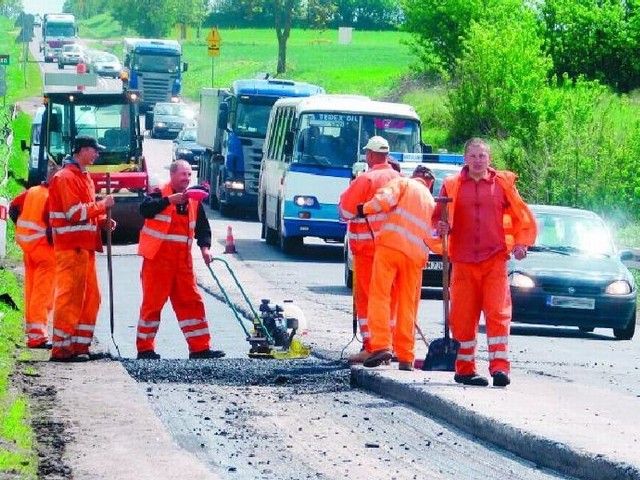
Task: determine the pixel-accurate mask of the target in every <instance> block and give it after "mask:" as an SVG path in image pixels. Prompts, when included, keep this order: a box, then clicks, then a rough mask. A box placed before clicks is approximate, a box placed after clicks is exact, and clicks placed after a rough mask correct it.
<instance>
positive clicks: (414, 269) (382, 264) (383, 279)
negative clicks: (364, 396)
mask: <svg viewBox="0 0 640 480" xmlns="http://www.w3.org/2000/svg"><path fill="white" fill-rule="evenodd" d="M434 178H435V177H434V175H433V172H432V171H431V170H430V169H429V168H427V167H425V166H424V165H418V166H417V167H416V168H415V170H414V172H413V174H412V176H411V178H406V177H400V178H397V179H394V180H391V182H389V183H388V184H387V185H386V186H384V187H383V188H381V189H380V190H378V192H377V193H376V194H375V195H374V197H373V198H372V199H371V200H369V201H368V202H366V203H365V204H364V205H359V206H358V214H359V215H360V217H364V216H366V218H369V217H370V216H373V215H378V216H382V218H381V226H380V231H379V232H378V234H377V235H376V240H375V255H374V258H373V273H372V276H371V284H370V286H369V305H368V313H369V331H370V333H371V338H370V346H371V350H372V353H371V355H369V356H368V357H367V358H365V359H364V361H363V362H362V364H363V365H364V366H365V367H377V366H378V365H380V364H381V363H383V362H387V361H389V360H390V359H391V356H392V350H393V351H394V352H395V354H396V356H397V358H398V368H399V369H400V370H407V371H411V370H413V361H414V357H415V353H414V346H415V322H416V319H417V315H418V304H419V302H420V293H421V290H422V270H423V269H424V267H425V265H426V264H427V260H428V259H429V247H428V246H427V243H429V242H430V239H431V232H432V227H431V214H432V212H433V209H434V207H435V202H434V200H433V196H432V195H431V188H432V186H433V181H434ZM393 290H395V291H396V292H397V302H398V306H397V317H396V324H395V328H394V329H393V331H392V328H391V325H390V323H389V318H390V315H391V293H392V291H393Z"/></svg>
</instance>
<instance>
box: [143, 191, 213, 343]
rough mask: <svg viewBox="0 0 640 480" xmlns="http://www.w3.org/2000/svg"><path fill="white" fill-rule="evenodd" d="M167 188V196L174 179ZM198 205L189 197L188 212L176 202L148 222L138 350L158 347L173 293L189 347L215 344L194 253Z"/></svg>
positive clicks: (165, 192)
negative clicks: (164, 312) (162, 319)
mask: <svg viewBox="0 0 640 480" xmlns="http://www.w3.org/2000/svg"><path fill="white" fill-rule="evenodd" d="M161 191H162V196H163V197H167V196H169V195H171V194H172V193H173V191H172V189H171V185H169V184H167V185H164V186H163V187H162V189H161ZM198 205H199V203H198V202H197V201H196V200H189V203H188V206H187V215H183V214H179V213H178V211H177V209H176V206H175V205H171V204H170V205H169V206H168V207H167V208H165V209H164V210H162V211H161V212H160V213H158V214H157V215H155V216H154V217H153V218H147V219H146V220H145V222H144V226H143V228H142V231H141V232H140V243H139V245H138V254H139V255H141V256H142V257H144V260H143V261H142V271H141V273H140V279H141V281H142V305H141V307H140V318H139V320H138V328H137V336H136V347H137V349H138V352H146V351H150V350H155V338H156V334H157V332H158V327H159V326H160V313H161V312H162V308H163V307H164V305H165V303H167V300H168V299H170V300H171V305H172V306H173V309H174V311H175V313H176V317H177V318H178V323H179V325H180V329H181V330H182V333H183V334H184V337H185V339H186V340H187V343H188V345H189V353H196V352H201V351H203V350H208V349H209V344H210V334H209V326H208V324H207V320H206V319H205V308H204V302H203V301H202V296H201V295H200V292H199V291H198V286H197V284H196V277H195V274H194V273H193V257H192V256H191V245H192V243H193V238H194V229H195V226H196V219H197V213H198Z"/></svg>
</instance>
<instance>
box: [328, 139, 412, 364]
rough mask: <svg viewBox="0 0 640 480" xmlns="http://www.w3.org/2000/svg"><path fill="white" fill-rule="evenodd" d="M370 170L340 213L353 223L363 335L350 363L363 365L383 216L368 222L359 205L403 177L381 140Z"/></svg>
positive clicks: (345, 195) (375, 142)
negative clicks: (376, 242)
mask: <svg viewBox="0 0 640 480" xmlns="http://www.w3.org/2000/svg"><path fill="white" fill-rule="evenodd" d="M364 149H365V151H366V160H367V166H368V167H369V169H368V170H367V171H366V172H364V173H361V174H360V175H358V176H357V177H356V178H355V179H354V180H353V182H351V184H350V185H349V187H348V188H347V189H346V190H345V191H344V192H342V195H340V203H339V204H338V211H339V212H340V217H341V218H342V219H343V220H348V221H349V233H348V239H349V248H350V249H351V253H352V254H353V263H354V271H355V272H356V273H355V282H354V285H353V288H354V291H355V297H356V298H355V310H356V319H357V321H358V325H359V328H360V334H361V335H362V345H363V350H362V351H361V352H359V353H357V354H355V355H352V356H351V357H349V363H362V361H363V360H364V359H365V358H367V356H368V355H369V354H370V353H371V348H370V345H369V343H370V342H369V337H370V336H369V328H368V316H367V304H368V302H369V284H370V283H371V272H372V269H373V253H374V247H375V246H374V237H373V235H375V234H376V233H377V232H378V231H379V230H380V226H381V224H382V216H380V215H372V216H370V217H369V218H368V219H367V220H368V223H367V221H366V220H365V219H364V218H361V217H358V205H360V204H363V203H365V202H367V201H369V200H370V199H371V198H373V196H374V194H375V193H376V192H377V191H378V189H379V188H381V187H383V186H384V185H386V184H387V183H388V182H389V181H390V180H392V179H394V178H397V177H400V173H399V172H397V171H396V170H395V169H394V168H392V166H391V165H390V164H389V162H388V154H389V143H388V142H387V141H386V140H385V139H384V138H382V137H380V136H374V137H371V138H370V139H369V141H368V142H367V144H366V145H365V147H364Z"/></svg>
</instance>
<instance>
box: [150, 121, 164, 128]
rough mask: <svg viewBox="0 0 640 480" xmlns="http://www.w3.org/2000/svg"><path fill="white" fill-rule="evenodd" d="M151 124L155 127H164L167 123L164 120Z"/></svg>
mask: <svg viewBox="0 0 640 480" xmlns="http://www.w3.org/2000/svg"><path fill="white" fill-rule="evenodd" d="M153 126H154V127H156V128H164V127H166V126H167V124H166V123H164V122H158V123H154V124H153Z"/></svg>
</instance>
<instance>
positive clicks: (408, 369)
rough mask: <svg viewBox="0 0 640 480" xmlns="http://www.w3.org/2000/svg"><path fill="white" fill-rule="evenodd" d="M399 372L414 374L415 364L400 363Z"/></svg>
mask: <svg viewBox="0 0 640 480" xmlns="http://www.w3.org/2000/svg"><path fill="white" fill-rule="evenodd" d="M398 370H404V371H405V372H413V362H398Z"/></svg>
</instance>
